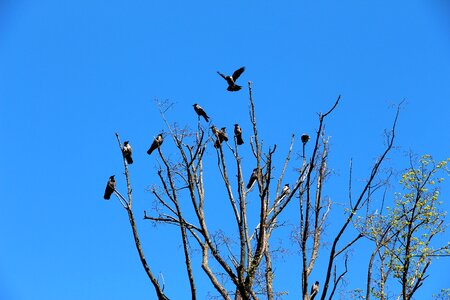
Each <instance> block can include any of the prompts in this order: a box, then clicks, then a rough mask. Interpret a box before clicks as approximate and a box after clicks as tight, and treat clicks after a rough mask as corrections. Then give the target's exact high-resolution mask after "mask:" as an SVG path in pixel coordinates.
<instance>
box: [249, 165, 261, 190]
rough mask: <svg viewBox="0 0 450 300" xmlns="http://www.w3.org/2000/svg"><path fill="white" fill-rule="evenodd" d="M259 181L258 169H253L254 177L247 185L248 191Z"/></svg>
mask: <svg viewBox="0 0 450 300" xmlns="http://www.w3.org/2000/svg"><path fill="white" fill-rule="evenodd" d="M257 179H258V168H255V169H253V172H252V175H251V176H250V180H249V181H248V184H247V189H248V190H250V189H251V188H252V187H253V185H254V184H255V182H256V180H257Z"/></svg>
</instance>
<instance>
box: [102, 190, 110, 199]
mask: <svg viewBox="0 0 450 300" xmlns="http://www.w3.org/2000/svg"><path fill="white" fill-rule="evenodd" d="M111 194H112V192H110V191H105V195H104V196H103V199H105V200H109V199H110V198H111Z"/></svg>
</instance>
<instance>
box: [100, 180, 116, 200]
mask: <svg viewBox="0 0 450 300" xmlns="http://www.w3.org/2000/svg"><path fill="white" fill-rule="evenodd" d="M114 176H115V175H112V176H110V177H109V179H108V183H107V184H106V188H105V195H104V196H103V199H105V200H109V199H110V198H111V195H112V193H113V192H114V190H115V189H116V180H115V179H114Z"/></svg>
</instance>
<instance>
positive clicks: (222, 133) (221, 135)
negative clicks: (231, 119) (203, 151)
mask: <svg viewBox="0 0 450 300" xmlns="http://www.w3.org/2000/svg"><path fill="white" fill-rule="evenodd" d="M211 130H212V132H213V133H214V135H215V136H216V137H217V140H216V142H215V143H214V147H215V148H219V145H220V144H222V142H223V141H225V142H228V135H227V131H226V128H225V127H222V128H221V129H220V130H218V129H217V127H216V126H214V125H213V126H211Z"/></svg>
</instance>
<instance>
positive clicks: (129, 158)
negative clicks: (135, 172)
mask: <svg viewBox="0 0 450 300" xmlns="http://www.w3.org/2000/svg"><path fill="white" fill-rule="evenodd" d="M125 158H126V159H127V164H129V165H131V164H132V163H133V158H131V155H128V156H126V157H125Z"/></svg>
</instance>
